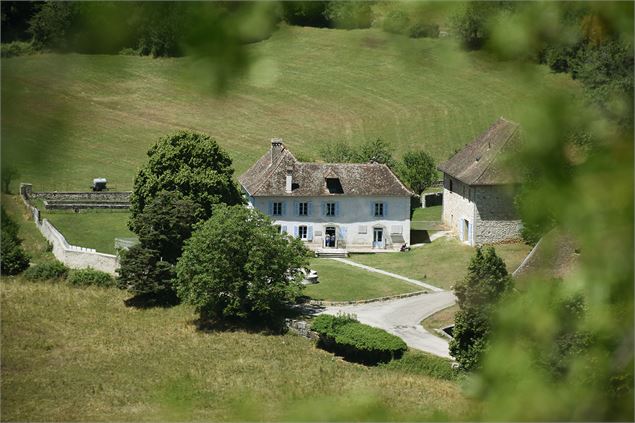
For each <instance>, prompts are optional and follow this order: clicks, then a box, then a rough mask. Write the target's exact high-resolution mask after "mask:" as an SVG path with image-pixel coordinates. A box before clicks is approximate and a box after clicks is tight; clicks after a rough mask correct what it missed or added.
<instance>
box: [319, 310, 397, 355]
mask: <svg viewBox="0 0 635 423" xmlns="http://www.w3.org/2000/svg"><path fill="white" fill-rule="evenodd" d="M311 329H312V330H314V331H315V332H317V333H318V334H319V335H320V339H319V341H318V346H319V347H320V348H323V349H325V350H327V351H330V352H333V353H335V354H337V355H340V356H342V357H344V358H345V359H346V360H348V361H353V362H356V363H362V364H368V365H374V364H378V363H387V362H389V361H390V360H392V359H395V358H399V357H401V356H402V355H403V353H404V352H405V351H406V349H407V348H408V347H407V346H406V343H405V342H403V341H402V340H401V339H400V338H399V337H397V336H395V335H391V334H389V333H388V332H386V331H385V330H382V329H378V328H374V327H372V326H368V325H365V324H362V323H359V322H358V321H357V320H355V319H354V318H353V317H351V316H348V315H340V316H330V315H321V316H318V317H317V318H315V320H314V321H313V323H312V325H311Z"/></svg>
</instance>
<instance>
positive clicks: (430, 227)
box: [410, 206, 443, 244]
mask: <svg viewBox="0 0 635 423" xmlns="http://www.w3.org/2000/svg"><path fill="white" fill-rule="evenodd" d="M442 213H443V206H433V207H426V208H425V209H424V208H421V207H419V208H417V209H415V211H414V213H413V214H412V221H411V223H410V228H411V229H412V230H414V231H422V230H425V231H428V235H432V233H434V232H436V231H438V230H441V229H442V227H441V214H442ZM414 243H415V242H413V244H414Z"/></svg>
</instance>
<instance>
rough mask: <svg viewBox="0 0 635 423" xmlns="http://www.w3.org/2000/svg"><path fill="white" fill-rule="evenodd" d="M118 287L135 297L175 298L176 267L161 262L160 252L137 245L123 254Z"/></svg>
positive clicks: (118, 270)
mask: <svg viewBox="0 0 635 423" xmlns="http://www.w3.org/2000/svg"><path fill="white" fill-rule="evenodd" d="M119 264H120V268H119V269H117V272H118V273H119V277H118V278H117V286H118V287H119V288H120V289H127V290H128V291H130V292H132V293H133V294H135V295H146V294H150V295H156V296H158V297H167V298H170V297H174V296H175V295H176V294H175V292H174V288H173V287H172V279H173V278H174V265H173V264H171V263H168V262H167V261H163V260H161V257H160V255H159V252H158V251H156V250H151V249H148V248H145V247H144V246H142V245H140V244H137V245H133V246H132V247H130V249H128V250H127V251H124V252H122V254H121V261H120V262H119Z"/></svg>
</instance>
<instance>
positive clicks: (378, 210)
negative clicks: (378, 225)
mask: <svg viewBox="0 0 635 423" xmlns="http://www.w3.org/2000/svg"><path fill="white" fill-rule="evenodd" d="M375 217H384V203H381V202H377V203H375Z"/></svg>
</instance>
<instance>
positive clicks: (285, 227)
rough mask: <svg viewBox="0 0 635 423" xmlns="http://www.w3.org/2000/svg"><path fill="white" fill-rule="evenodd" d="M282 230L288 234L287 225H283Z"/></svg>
mask: <svg viewBox="0 0 635 423" xmlns="http://www.w3.org/2000/svg"><path fill="white" fill-rule="evenodd" d="M280 231H281V232H282V233H283V234H286V233H287V226H286V225H282V228H280Z"/></svg>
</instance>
